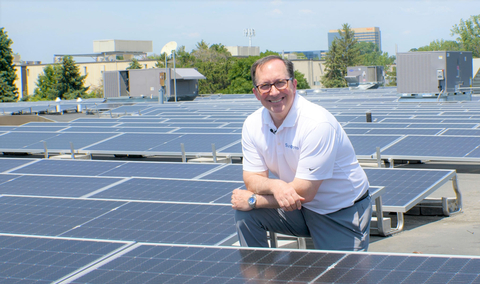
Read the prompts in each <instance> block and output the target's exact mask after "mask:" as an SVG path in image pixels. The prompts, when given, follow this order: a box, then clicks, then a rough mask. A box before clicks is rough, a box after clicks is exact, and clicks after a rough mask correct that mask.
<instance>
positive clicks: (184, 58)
mask: <svg viewBox="0 0 480 284" xmlns="http://www.w3.org/2000/svg"><path fill="white" fill-rule="evenodd" d="M195 61H196V58H195V56H193V55H192V54H191V53H190V52H188V51H186V50H185V46H184V45H182V46H180V47H179V48H177V51H176V53H175V65H176V67H178V68H192V67H193V66H195Z"/></svg>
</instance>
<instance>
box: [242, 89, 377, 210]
mask: <svg viewBox="0 0 480 284" xmlns="http://www.w3.org/2000/svg"><path fill="white" fill-rule="evenodd" d="M242 150H243V170H244V171H248V172H262V171H266V170H270V171H271V172H272V173H273V174H275V175H276V176H278V177H279V178H280V179H281V180H283V181H285V182H291V181H293V179H294V178H300V179H305V180H323V182H322V184H321V186H320V188H319V189H318V192H317V194H316V196H315V198H314V200H312V201H311V202H308V203H305V204H303V206H305V207H306V208H308V209H310V210H312V211H314V212H317V213H319V214H328V213H332V212H335V211H338V210H340V209H342V208H346V207H349V206H351V205H353V203H354V202H355V200H357V199H358V198H359V197H360V196H362V195H363V194H364V193H365V192H366V191H367V190H368V187H369V184H368V179H367V176H366V174H365V172H364V171H363V169H362V168H361V166H360V164H359V163H358V161H357V158H356V156H355V151H354V149H353V146H352V144H351V142H350V140H349V139H348V136H347V134H346V133H345V131H344V130H343V128H342V127H341V125H340V124H339V123H338V121H337V120H336V118H335V117H334V116H333V115H332V114H331V113H330V112H328V111H327V110H326V109H324V108H323V107H321V106H319V105H316V104H314V103H312V102H309V101H308V100H306V99H305V98H303V97H302V96H300V95H298V94H297V95H296V96H295V99H294V102H293V105H292V108H291V109H290V111H289V113H288V115H287V117H286V118H285V120H284V121H283V123H282V125H281V126H280V127H279V128H278V129H276V127H275V125H274V123H273V120H272V118H271V116H270V113H269V112H268V110H267V109H265V108H264V107H262V108H260V109H258V110H257V111H255V112H254V113H252V114H251V115H249V116H248V117H247V119H246V120H245V122H244V124H243V129H242Z"/></svg>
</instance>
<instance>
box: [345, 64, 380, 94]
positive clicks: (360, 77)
mask: <svg viewBox="0 0 480 284" xmlns="http://www.w3.org/2000/svg"><path fill="white" fill-rule="evenodd" d="M345 80H346V81H347V83H348V86H349V87H350V88H357V87H358V88H360V89H375V88H378V86H380V85H382V84H383V83H384V77H383V66H355V67H347V76H345Z"/></svg>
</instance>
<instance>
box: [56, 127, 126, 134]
mask: <svg viewBox="0 0 480 284" xmlns="http://www.w3.org/2000/svg"><path fill="white" fill-rule="evenodd" d="M118 129H119V128H118V127H101V126H70V127H68V128H64V129H63V130H62V131H61V132H103V133H106V132H118Z"/></svg>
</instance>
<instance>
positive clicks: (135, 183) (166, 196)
mask: <svg viewBox="0 0 480 284" xmlns="http://www.w3.org/2000/svg"><path fill="white" fill-rule="evenodd" d="M242 186H243V182H237V183H232V182H216V181H210V182H208V181H192V180H170V179H169V180H159V179H146V178H133V179H130V180H128V181H126V182H123V183H120V184H117V185H115V186H113V187H110V188H108V189H107V190H104V191H101V192H99V193H97V194H95V195H92V196H91V197H92V198H105V199H126V200H151V201H177V202H202V203H224V204H230V199H231V195H232V191H233V190H234V189H236V188H239V187H242Z"/></svg>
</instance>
